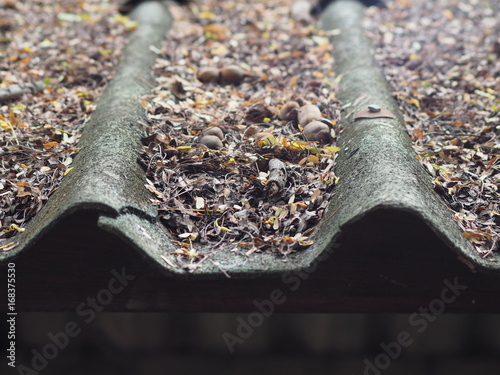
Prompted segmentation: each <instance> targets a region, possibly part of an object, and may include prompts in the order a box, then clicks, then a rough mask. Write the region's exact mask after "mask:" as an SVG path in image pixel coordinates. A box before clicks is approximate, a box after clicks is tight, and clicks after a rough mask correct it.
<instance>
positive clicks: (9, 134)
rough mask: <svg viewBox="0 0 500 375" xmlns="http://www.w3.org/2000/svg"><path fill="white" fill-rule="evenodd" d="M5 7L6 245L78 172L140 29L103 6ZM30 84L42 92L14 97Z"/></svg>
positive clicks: (0, 45) (1, 200) (0, 148)
mask: <svg viewBox="0 0 500 375" xmlns="http://www.w3.org/2000/svg"><path fill="white" fill-rule="evenodd" d="M0 4H1V5H2V6H0V29H1V31H2V33H1V37H0V54H1V56H2V59H0V155H1V157H0V161H1V164H0V227H1V230H0V240H1V239H6V238H10V237H12V235H14V234H15V233H17V232H18V231H23V230H24V228H23V227H24V225H25V223H26V222H27V221H28V220H29V219H30V218H31V217H32V216H34V215H35V214H36V213H37V212H38V211H39V210H40V208H41V206H42V204H43V203H44V202H45V201H46V200H47V199H48V197H49V195H50V194H51V193H52V192H53V191H54V190H55V189H57V187H58V186H59V184H60V182H61V180H62V178H63V176H64V175H65V174H67V173H69V172H70V171H71V162H72V158H73V157H74V155H75V154H76V152H77V151H78V150H77V148H76V147H77V146H76V144H77V141H78V139H79V137H80V133H81V129H82V127H83V124H84V122H85V121H86V119H87V118H88V116H89V115H90V113H91V112H92V110H93V109H94V100H95V99H96V98H97V97H98V96H99V94H100V92H101V90H102V88H103V86H104V85H105V83H106V82H107V81H108V80H109V79H110V77H111V76H112V75H113V72H114V67H115V66H116V63H117V60H118V56H119V54H120V50H121V48H122V46H123V45H124V43H125V39H124V36H125V35H126V34H127V29H130V28H132V27H133V24H130V21H128V20H127V19H126V18H124V17H122V16H119V14H118V12H117V10H116V5H115V6H111V5H110V4H107V3H104V2H102V1H96V0H93V1H77V0H73V1H64V2H62V1H61V2H55V1H49V0H44V1H36V2H32V1H30V2H21V1H7V0H4V1H3V3H2V2H0ZM30 85H34V86H36V87H38V88H40V89H41V90H43V92H42V93H38V94H36V93H33V92H32V91H31V90H26V93H25V94H24V95H22V96H14V97H9V95H8V94H9V93H11V92H12V91H13V89H19V90H23V89H25V88H27V87H28V86H30ZM14 91H15V90H14ZM7 242H9V241H7ZM7 242H6V245H3V246H2V248H3V249H4V250H6V249H7V247H8V246H9V243H7Z"/></svg>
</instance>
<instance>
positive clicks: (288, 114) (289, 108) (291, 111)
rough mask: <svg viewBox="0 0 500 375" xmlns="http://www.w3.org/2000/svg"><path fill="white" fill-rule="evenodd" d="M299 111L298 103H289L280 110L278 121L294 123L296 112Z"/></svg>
mask: <svg viewBox="0 0 500 375" xmlns="http://www.w3.org/2000/svg"><path fill="white" fill-rule="evenodd" d="M298 109H299V103H297V102H295V101H293V100H292V101H289V102H288V103H286V104H285V105H284V106H283V107H281V110H280V119H282V120H283V121H296V120H297V111H298Z"/></svg>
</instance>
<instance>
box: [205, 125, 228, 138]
mask: <svg viewBox="0 0 500 375" xmlns="http://www.w3.org/2000/svg"><path fill="white" fill-rule="evenodd" d="M207 135H215V136H216V137H218V138H219V139H221V140H224V132H223V131H222V129H221V128H219V127H218V126H211V127H209V128H206V129H205V130H203V131H202V132H201V136H202V137H205V136H207Z"/></svg>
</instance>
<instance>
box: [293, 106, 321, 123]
mask: <svg viewBox="0 0 500 375" xmlns="http://www.w3.org/2000/svg"><path fill="white" fill-rule="evenodd" d="M320 118H321V111H320V110H319V108H318V107H317V106H315V105H314V104H306V105H305V106H303V107H300V108H299V113H298V119H299V124H300V125H301V126H303V127H304V126H306V125H307V124H309V123H310V122H311V121H314V120H319V119H320Z"/></svg>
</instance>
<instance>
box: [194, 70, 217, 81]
mask: <svg viewBox="0 0 500 375" xmlns="http://www.w3.org/2000/svg"><path fill="white" fill-rule="evenodd" d="M219 76H220V71H219V69H215V68H205V69H200V70H199V71H198V73H197V74H196V78H198V80H199V81H200V82H203V83H208V82H217V81H218V80H219Z"/></svg>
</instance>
